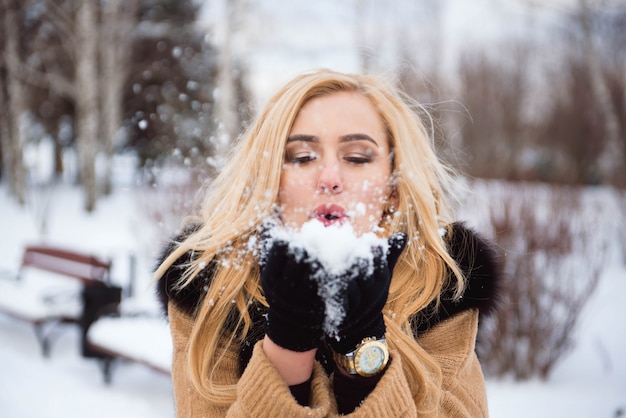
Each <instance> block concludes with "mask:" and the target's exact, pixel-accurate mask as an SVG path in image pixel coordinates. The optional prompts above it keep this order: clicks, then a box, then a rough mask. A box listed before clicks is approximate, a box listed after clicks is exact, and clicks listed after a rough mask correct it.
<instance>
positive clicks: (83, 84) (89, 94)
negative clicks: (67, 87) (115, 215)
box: [75, 0, 99, 212]
mask: <svg viewBox="0 0 626 418" xmlns="http://www.w3.org/2000/svg"><path fill="white" fill-rule="evenodd" d="M96 27H97V4H96V0H84V1H81V2H80V3H79V6H78V10H77V11H76V46H77V49H78V51H80V53H78V54H76V80H75V82H76V90H77V91H79V92H80V94H77V95H76V97H75V99H76V127H77V132H76V133H77V139H78V156H79V164H80V181H81V183H82V185H83V187H84V189H85V209H86V210H87V211H88V212H90V211H92V210H93V209H94V208H95V204H96V199H97V184H96V181H97V179H96V164H95V162H96V154H97V150H98V134H99V130H98V109H99V108H98V85H97V80H98V66H97V65H98V32H97V31H96V30H95V28H96Z"/></svg>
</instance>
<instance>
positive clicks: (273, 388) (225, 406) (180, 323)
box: [168, 302, 330, 418]
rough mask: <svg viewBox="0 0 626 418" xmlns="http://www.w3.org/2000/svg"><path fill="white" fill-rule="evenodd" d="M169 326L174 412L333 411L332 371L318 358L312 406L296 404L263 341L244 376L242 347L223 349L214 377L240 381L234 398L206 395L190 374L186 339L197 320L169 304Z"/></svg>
mask: <svg viewBox="0 0 626 418" xmlns="http://www.w3.org/2000/svg"><path fill="white" fill-rule="evenodd" d="M168 311H169V318H170V329H171V332H172V340H173V343H174V354H173V356H174V357H173V359H172V384H173V389H174V401H175V404H176V416H177V417H179V418H187V417H189V418H192V417H194V418H195V417H202V416H207V417H218V416H219V417H222V416H225V417H229V418H238V417H278V416H288V417H294V418H298V417H312V418H322V417H327V416H329V408H330V401H329V392H328V386H329V383H328V377H327V376H326V373H325V372H324V370H323V368H322V367H321V366H320V365H319V364H316V366H315V369H314V373H313V379H312V384H311V399H310V406H308V407H303V406H301V405H299V404H298V402H297V401H296V400H295V398H294V397H293V396H292V394H291V392H290V390H289V386H287V385H286V384H285V383H284V382H283V381H282V379H281V378H280V376H279V375H278V373H277V372H276V370H275V369H274V367H273V366H272V365H271V363H270V362H269V360H268V359H267V357H266V356H265V354H264V353H263V347H262V341H260V342H258V343H257V344H256V345H255V347H254V350H253V353H252V357H251V359H250V362H249V364H248V366H247V367H246V369H245V371H244V373H243V375H242V376H239V373H238V370H239V359H238V350H235V349H234V350H230V351H228V352H226V353H225V357H224V361H223V362H222V363H220V366H219V369H218V370H216V371H215V372H214V374H213V376H212V378H213V379H214V380H215V382H216V383H220V384H233V385H236V398H235V399H234V402H230V403H229V402H228V401H226V400H225V402H223V403H221V404H216V403H214V402H211V401H210V400H209V399H207V398H206V397H204V396H203V395H202V394H201V393H200V392H199V391H198V390H197V389H196V388H195V387H194V385H193V383H192V382H191V379H190V378H189V372H188V364H187V345H188V343H189V336H190V335H191V329H192V325H193V320H192V319H191V317H189V316H188V315H187V314H185V313H184V312H183V311H181V310H180V309H179V308H178V307H177V306H176V305H175V304H174V303H172V302H170V304H169V306H168Z"/></svg>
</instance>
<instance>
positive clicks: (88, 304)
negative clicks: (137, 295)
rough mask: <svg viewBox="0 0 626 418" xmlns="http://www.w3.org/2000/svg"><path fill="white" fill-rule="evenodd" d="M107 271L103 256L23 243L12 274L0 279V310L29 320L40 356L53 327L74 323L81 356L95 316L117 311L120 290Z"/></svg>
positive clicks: (45, 352) (46, 351) (47, 350)
mask: <svg viewBox="0 0 626 418" xmlns="http://www.w3.org/2000/svg"><path fill="white" fill-rule="evenodd" d="M110 272H111V262H110V261H109V260H103V259H100V258H98V257H95V256H93V255H91V254H84V253H79V252H76V251H71V250H67V249H63V248H55V247H51V246H42V245H32V246H27V247H26V248H25V249H24V253H23V256H22V262H21V265H20V268H19V271H18V274H17V275H16V276H15V277H14V278H12V279H10V280H7V279H4V280H0V312H2V313H4V314H6V315H9V316H11V317H13V318H16V319H19V320H22V321H25V322H28V323H31V324H32V325H33V326H34V327H35V335H36V336H37V340H38V341H39V344H40V346H41V351H42V354H43V355H44V356H45V357H48V356H49V355H50V348H51V347H50V345H51V338H52V336H53V335H54V332H55V330H56V329H57V328H58V327H57V326H58V325H60V324H76V325H78V326H79V327H80V328H81V330H82V344H83V346H82V351H83V354H85V355H87V356H90V354H92V353H90V352H89V350H88V349H87V348H86V336H87V331H88V329H89V327H90V326H91V324H92V323H93V321H95V320H96V319H97V318H98V317H99V316H101V315H103V314H105V313H114V312H115V311H117V309H118V307H119V303H120V301H121V288H120V287H118V286H113V285H112V284H111V282H110ZM94 355H97V353H95V354H94Z"/></svg>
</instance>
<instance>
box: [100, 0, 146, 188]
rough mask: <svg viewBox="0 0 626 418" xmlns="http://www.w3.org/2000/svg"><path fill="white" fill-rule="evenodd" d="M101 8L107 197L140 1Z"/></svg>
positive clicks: (110, 2) (114, 0)
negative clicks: (133, 32)
mask: <svg viewBox="0 0 626 418" xmlns="http://www.w3.org/2000/svg"><path fill="white" fill-rule="evenodd" d="M100 4H101V14H100V25H99V31H100V37H99V51H100V62H101V65H100V83H99V86H100V98H101V112H100V115H101V122H100V126H101V132H102V141H103V148H104V151H105V156H106V158H105V164H106V167H105V175H104V179H103V182H104V184H103V192H104V193H105V194H109V193H110V192H111V177H112V173H111V158H112V157H113V152H114V147H115V145H116V144H119V143H120V142H121V138H120V136H121V135H122V123H123V110H122V101H123V97H124V89H125V87H126V81H127V80H128V75H129V74H128V73H129V71H130V68H131V66H130V55H131V51H132V46H133V37H132V36H131V34H132V31H133V28H134V27H135V24H136V21H137V11H138V8H139V0H106V1H102V2H101V3H100ZM94 81H95V80H94Z"/></svg>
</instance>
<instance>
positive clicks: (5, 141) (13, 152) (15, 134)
mask: <svg viewBox="0 0 626 418" xmlns="http://www.w3.org/2000/svg"><path fill="white" fill-rule="evenodd" d="M1 5H2V8H3V16H4V21H3V22H2V23H3V24H2V27H3V28H4V34H3V35H4V36H3V37H4V42H5V45H4V54H3V56H0V57H1V58H3V59H2V61H0V63H2V64H3V67H4V71H3V75H4V77H2V80H3V81H4V82H5V85H2V84H0V103H1V106H2V108H0V112H1V113H2V116H3V118H2V119H4V120H5V121H6V122H7V123H6V125H4V124H3V125H4V126H3V127H2V131H1V132H0V135H1V138H2V148H3V152H2V155H3V158H4V161H3V164H4V166H5V173H6V174H7V175H8V177H9V186H10V191H11V193H12V194H13V195H14V196H15V197H16V199H17V201H18V202H19V203H20V204H24V201H25V196H24V195H25V188H26V170H25V167H24V160H23V157H22V155H23V151H22V148H23V144H24V142H25V133H24V129H23V123H22V115H23V114H24V110H25V108H26V106H25V102H24V97H25V94H24V86H23V83H22V80H21V79H20V77H19V76H18V72H19V62H20V61H21V60H20V54H19V28H18V26H17V25H18V22H19V19H18V13H17V12H18V10H19V5H18V2H17V1H15V0H3V1H2V3H1ZM0 68H1V67H0ZM5 87H6V92H5ZM4 96H6V97H4Z"/></svg>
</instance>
